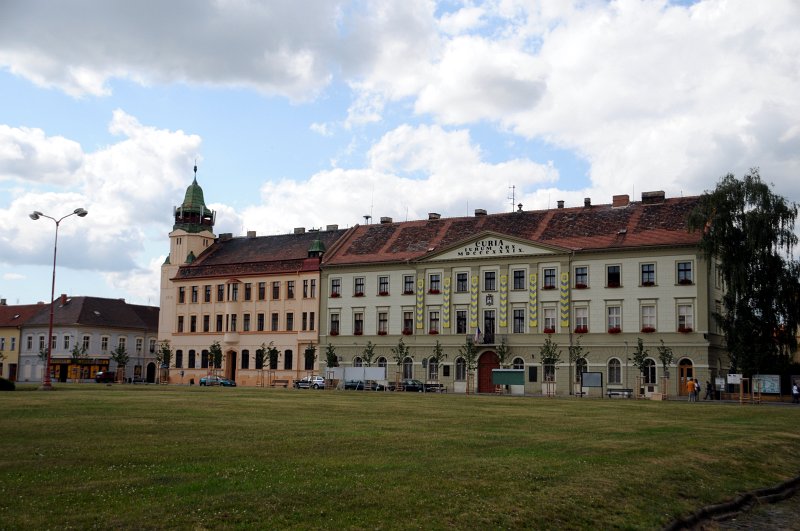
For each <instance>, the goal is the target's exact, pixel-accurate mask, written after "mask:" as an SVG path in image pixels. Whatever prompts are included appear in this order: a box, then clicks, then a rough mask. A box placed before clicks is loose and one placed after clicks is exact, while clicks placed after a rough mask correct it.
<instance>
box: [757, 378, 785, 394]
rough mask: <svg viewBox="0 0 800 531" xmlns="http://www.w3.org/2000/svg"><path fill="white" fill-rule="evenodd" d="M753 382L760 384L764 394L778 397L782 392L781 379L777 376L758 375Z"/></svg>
mask: <svg viewBox="0 0 800 531" xmlns="http://www.w3.org/2000/svg"><path fill="white" fill-rule="evenodd" d="M753 380H755V381H757V382H759V385H760V388H761V392H762V393H767V394H775V395H777V394H780V392H781V377H780V376H779V375H777V374H757V375H755V376H753Z"/></svg>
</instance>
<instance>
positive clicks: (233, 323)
mask: <svg viewBox="0 0 800 531" xmlns="http://www.w3.org/2000/svg"><path fill="white" fill-rule="evenodd" d="M230 317H231V319H230V325H231V327H230V328H229V331H231V332H236V330H237V329H236V317H237V316H236V314H235V313H232V314H231V316H230Z"/></svg>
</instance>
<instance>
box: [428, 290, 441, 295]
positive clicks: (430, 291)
mask: <svg viewBox="0 0 800 531" xmlns="http://www.w3.org/2000/svg"><path fill="white" fill-rule="evenodd" d="M428 293H429V294H431V295H438V294H439V293H441V291H439V290H438V289H429V290H428Z"/></svg>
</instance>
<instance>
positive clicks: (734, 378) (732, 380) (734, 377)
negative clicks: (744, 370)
mask: <svg viewBox="0 0 800 531" xmlns="http://www.w3.org/2000/svg"><path fill="white" fill-rule="evenodd" d="M728 383H729V384H731V385H741V383H742V375H741V374H729V375H728Z"/></svg>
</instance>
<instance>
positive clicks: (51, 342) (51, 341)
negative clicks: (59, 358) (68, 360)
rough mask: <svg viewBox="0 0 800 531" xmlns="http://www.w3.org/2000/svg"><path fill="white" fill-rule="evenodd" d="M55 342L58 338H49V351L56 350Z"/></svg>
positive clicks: (53, 336) (54, 336)
mask: <svg viewBox="0 0 800 531" xmlns="http://www.w3.org/2000/svg"><path fill="white" fill-rule="evenodd" d="M57 342H58V338H57V337H56V335H55V334H53V335H52V336H50V350H55V349H56V348H58V345H57Z"/></svg>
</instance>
